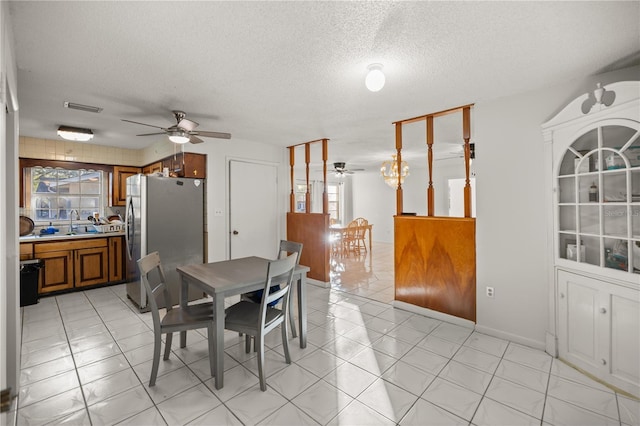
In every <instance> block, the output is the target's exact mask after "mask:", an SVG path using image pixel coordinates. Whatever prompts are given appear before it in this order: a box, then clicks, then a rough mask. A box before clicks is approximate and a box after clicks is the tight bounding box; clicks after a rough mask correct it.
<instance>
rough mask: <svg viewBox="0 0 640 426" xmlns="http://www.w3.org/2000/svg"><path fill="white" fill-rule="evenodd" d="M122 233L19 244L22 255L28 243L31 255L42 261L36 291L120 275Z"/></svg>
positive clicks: (110, 279)
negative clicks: (120, 234)
mask: <svg viewBox="0 0 640 426" xmlns="http://www.w3.org/2000/svg"><path fill="white" fill-rule="evenodd" d="M123 239H124V237H122V236H114V237H99V238H88V239H87V238H84V239H78V240H70V241H68V240H67V241H47V242H41V243H24V248H23V244H21V245H20V247H21V252H23V250H24V254H25V256H26V255H27V253H26V252H27V251H29V247H28V245H27V244H30V245H31V246H32V250H33V258H35V259H40V260H41V261H42V268H41V269H40V277H39V283H38V292H39V293H40V294H45V293H50V292H54V291H61V290H72V289H74V288H82V287H86V286H92V285H99V284H107V283H116V282H121V281H122V280H123V279H124V265H123V259H124V251H123V250H124V243H123Z"/></svg>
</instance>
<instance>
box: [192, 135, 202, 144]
mask: <svg viewBox="0 0 640 426" xmlns="http://www.w3.org/2000/svg"><path fill="white" fill-rule="evenodd" d="M189 142H191V143H202V142H204V141H203V140H202V139H200V138H199V137H197V136H195V135H189Z"/></svg>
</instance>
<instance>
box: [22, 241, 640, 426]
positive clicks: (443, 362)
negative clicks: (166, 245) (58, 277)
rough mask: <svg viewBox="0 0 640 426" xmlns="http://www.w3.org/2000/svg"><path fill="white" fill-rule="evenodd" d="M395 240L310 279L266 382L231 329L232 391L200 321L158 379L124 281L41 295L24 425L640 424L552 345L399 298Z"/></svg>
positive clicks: (275, 343)
mask: <svg viewBox="0 0 640 426" xmlns="http://www.w3.org/2000/svg"><path fill="white" fill-rule="evenodd" d="M391 252H392V250H391V246H390V245H382V244H376V245H374V254H373V255H374V260H375V261H374V262H371V258H370V256H369V255H366V256H362V257H355V256H352V257H351V258H340V259H334V260H335V262H334V265H333V274H332V288H330V289H325V288H320V287H316V286H309V292H308V305H309V335H308V341H309V344H308V347H307V348H306V349H304V350H302V349H300V348H299V346H298V342H297V339H296V341H295V342H293V344H291V345H290V348H291V350H292V358H293V362H292V364H291V365H287V364H286V363H285V362H284V357H283V356H282V345H281V342H280V341H279V339H280V333H277V332H274V333H270V335H269V338H268V341H267V343H266V344H267V347H268V351H267V354H266V373H267V375H268V378H267V384H268V390H267V391H266V392H261V391H260V388H259V384H258V377H257V363H256V359H255V356H254V354H245V353H244V346H243V345H242V344H241V341H240V340H239V337H238V335H237V333H231V332H228V333H227V334H226V335H225V348H226V349H225V360H224V365H225V386H224V388H223V389H222V390H216V389H215V388H214V385H213V379H212V378H211V377H210V373H209V367H208V359H207V348H206V340H205V337H204V336H203V335H201V334H199V333H198V332H190V333H189V337H188V345H187V347H186V348H185V349H180V348H178V347H177V345H176V346H174V348H173V352H172V354H171V358H170V360H169V361H161V362H160V372H159V377H158V380H157V384H156V386H155V387H153V388H149V387H148V386H147V384H148V380H149V373H150V369H151V358H152V347H151V344H152V341H153V334H152V331H151V316H150V314H148V313H147V314H139V313H138V312H136V310H135V309H134V308H133V307H132V305H131V304H130V302H128V301H127V299H126V294H125V287H124V285H118V286H112V287H106V288H100V289H94V290H88V291H85V292H78V293H71V294H66V295H61V296H56V297H47V298H42V299H40V303H38V304H37V305H33V306H28V307H25V308H24V310H23V346H22V371H21V382H22V389H21V392H20V398H19V407H18V415H17V419H18V424H19V425H39V424H65V425H110V424H123V425H124V424H128V425H165V424H167V425H183V424H190V425H242V424H244V425H253V424H265V425H318V424H321V425H327V424H328V425H393V424H400V425H421V426H422V425H449V424H451V425H478V426H479V425H556V426H558V425H639V424H640V402H638V401H637V400H634V399H631V398H627V397H625V396H623V395H620V394H617V393H615V392H613V391H611V390H610V389H608V388H606V387H604V386H602V385H600V384H599V383H597V382H594V381H592V380H590V379H589V378H587V377H585V376H583V375H581V374H580V373H578V372H577V371H575V370H574V369H572V368H570V367H568V366H566V365H565V364H563V363H562V362H559V361H558V360H555V359H553V358H551V357H550V356H548V355H547V354H546V353H544V352H542V351H539V350H534V349H531V348H528V347H525V346H521V345H518V344H515V343H513V342H509V341H505V340H501V339H497V338H494V337H491V336H487V335H483V334H480V333H477V332H473V331H472V330H469V329H466V328H462V327H459V326H456V325H452V324H449V323H446V322H442V321H438V320H435V319H432V318H428V317H424V316H421V315H415V314H411V313H408V312H406V311H401V310H398V309H394V308H393V307H392V306H391V305H390V304H389V302H390V301H391V300H392V298H393V290H392V286H393V275H392V271H393V266H392V265H391V256H390V253H391ZM385 258H387V259H386V260H385ZM178 340H179V339H174V342H176V343H177V341H178Z"/></svg>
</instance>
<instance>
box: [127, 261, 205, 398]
mask: <svg viewBox="0 0 640 426" xmlns="http://www.w3.org/2000/svg"><path fill="white" fill-rule="evenodd" d="M138 269H140V278H141V281H142V284H143V285H144V288H145V290H146V291H147V295H148V298H149V305H150V307H151V317H152V318H153V337H154V345H153V366H152V368H151V378H150V379H149V387H151V386H155V384H156V377H157V375H158V367H159V364H160V349H161V345H162V335H163V334H166V338H165V346H164V360H168V359H169V354H170V353H171V342H172V340H173V333H176V332H183V331H184V332H186V331H187V330H196V329H199V328H206V329H207V335H208V337H209V366H210V368H211V375H212V376H213V375H214V358H215V352H214V350H213V341H214V340H213V326H214V322H213V321H214V320H213V309H212V306H211V304H209V303H207V304H201V305H190V306H189V308H188V309H182V308H181V307H179V306H171V302H170V300H171V299H170V297H169V289H168V288H167V284H166V278H165V274H164V269H163V267H162V263H161V262H160V254H159V253H158V252H157V251H156V252H153V253H150V254H148V255H147V256H145V257H143V258H141V259H140V260H138ZM157 299H162V302H163V303H162V305H164V306H166V314H165V315H164V316H163V317H162V318H160V309H159V308H158V300H157ZM183 344H186V340H185V341H183V342H181V345H183Z"/></svg>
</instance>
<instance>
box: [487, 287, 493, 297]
mask: <svg viewBox="0 0 640 426" xmlns="http://www.w3.org/2000/svg"><path fill="white" fill-rule="evenodd" d="M493 294H494V291H493V287H487V297H491V298H493Z"/></svg>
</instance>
